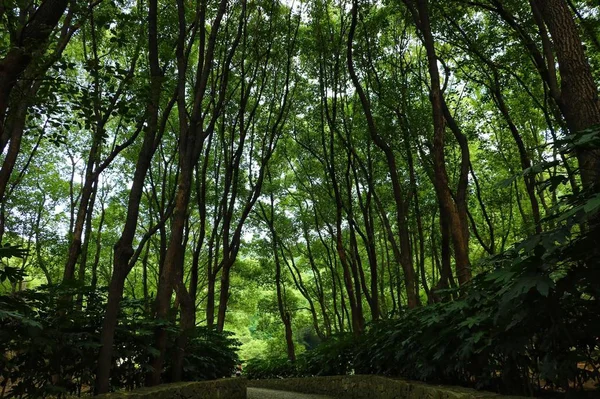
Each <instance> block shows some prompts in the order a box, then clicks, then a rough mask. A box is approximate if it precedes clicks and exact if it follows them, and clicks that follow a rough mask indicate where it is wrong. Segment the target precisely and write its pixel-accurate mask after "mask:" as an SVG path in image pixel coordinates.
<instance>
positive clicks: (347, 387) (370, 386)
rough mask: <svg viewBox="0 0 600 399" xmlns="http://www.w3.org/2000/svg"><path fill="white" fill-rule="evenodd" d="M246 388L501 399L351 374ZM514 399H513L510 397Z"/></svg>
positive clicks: (400, 398)
mask: <svg viewBox="0 0 600 399" xmlns="http://www.w3.org/2000/svg"><path fill="white" fill-rule="evenodd" d="M248 386H249V387H256V388H266V389H276V390H282V391H294V392H301V393H310V394H318V395H326V396H331V397H334V398H347V399H490V398H494V399H501V398H503V397H504V398H509V397H507V396H501V395H498V394H495V393H491V392H482V391H476V390H474V389H467V388H460V387H446V386H436V385H427V384H423V383H419V382H413V381H405V380H400V379H391V378H385V377H379V376H374V375H353V376H335V377H313V378H286V379H282V380H252V381H248ZM512 398H516V397H514V396H513V397H512Z"/></svg>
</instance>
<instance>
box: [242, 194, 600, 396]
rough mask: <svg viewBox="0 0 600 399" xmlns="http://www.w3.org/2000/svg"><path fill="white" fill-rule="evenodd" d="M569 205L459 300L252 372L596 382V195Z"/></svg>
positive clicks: (534, 385) (467, 382) (257, 365)
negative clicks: (543, 229) (549, 224)
mask: <svg viewBox="0 0 600 399" xmlns="http://www.w3.org/2000/svg"><path fill="white" fill-rule="evenodd" d="M566 201H568V202H565V203H563V204H561V207H562V208H561V209H560V211H559V212H557V213H556V216H555V217H554V218H553V222H554V224H555V226H557V227H555V228H554V229H553V230H549V231H547V232H544V233H542V234H538V235H534V236H532V237H530V238H528V239H527V240H525V241H523V242H520V243H519V244H517V245H515V246H514V247H513V248H512V249H511V250H509V251H507V252H505V253H503V254H500V255H497V256H495V257H492V258H490V259H488V260H487V267H488V268H489V269H490V271H489V272H487V273H483V274H480V275H478V276H476V277H475V278H474V279H473V280H472V281H471V282H470V283H469V284H468V286H467V287H466V288H465V289H464V290H463V291H462V292H459V293H457V295H458V296H459V299H458V300H455V301H452V302H446V303H436V304H432V305H429V306H425V307H422V308H419V309H414V310H410V311H405V312H404V313H403V314H402V315H401V316H400V317H399V318H397V319H394V320H386V321H382V322H379V323H377V324H374V325H371V326H370V327H369V328H368V329H367V331H366V332H365V333H364V334H363V335H362V336H361V337H359V338H353V337H352V336H344V337H338V338H335V339H331V340H329V341H327V342H325V343H323V344H322V345H321V346H319V347H317V348H316V349H314V350H311V351H307V352H306V353H304V354H303V355H301V356H299V358H298V361H297V362H296V363H295V364H290V363H288V362H286V361H284V360H280V359H267V360H257V361H254V362H252V363H251V364H250V365H249V367H248V368H247V372H248V373H247V374H248V376H249V377H250V378H277V377H287V376H298V377H302V376H313V375H333V374H351V373H357V374H382V375H388V376H398V377H404V378H408V379H414V380H421V381H426V382H434V383H444V384H453V385H464V386H472V387H475V388H479V389H487V390H493V391H497V392H501V393H508V394H521V395H533V394H535V393H536V392H538V393H539V392H540V391H544V390H552V391H555V392H571V391H576V390H582V389H583V387H584V385H586V384H587V385H588V386H590V385H592V384H593V383H595V384H596V386H598V383H600V284H599V282H600V267H599V264H600V262H599V261H598V248H597V244H598V238H597V237H598V236H599V234H600V233H599V231H600V227H598V225H595V224H594V222H593V221H597V220H598V210H599V209H600V195H599V194H591V195H590V194H588V195H586V194H582V195H578V196H573V197H570V198H567V199H566ZM590 221H592V222H590ZM580 226H590V227H584V229H585V230H584V231H585V232H586V233H585V234H581V233H580V231H581V229H580ZM594 226H596V227H594Z"/></svg>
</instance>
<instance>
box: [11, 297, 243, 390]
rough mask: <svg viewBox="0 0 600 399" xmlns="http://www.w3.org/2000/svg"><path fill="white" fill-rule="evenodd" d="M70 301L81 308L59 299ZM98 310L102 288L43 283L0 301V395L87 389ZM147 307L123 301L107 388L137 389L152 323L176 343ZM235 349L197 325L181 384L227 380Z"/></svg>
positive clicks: (149, 351) (172, 330) (149, 350)
mask: <svg viewBox="0 0 600 399" xmlns="http://www.w3.org/2000/svg"><path fill="white" fill-rule="evenodd" d="M77 297H80V298H83V300H82V303H81V304H78V303H76V302H72V301H70V300H65V298H77ZM105 306H106V290H95V291H92V290H90V289H89V288H81V287H79V288H78V287H66V286H43V287H39V288H37V289H36V290H35V291H33V290H26V291H21V292H17V293H15V294H12V295H4V296H0V347H1V348H3V351H2V353H0V391H1V390H2V389H3V388H2V387H3V386H6V385H8V384H10V387H11V388H10V395H11V396H14V397H20V396H22V395H26V396H27V397H43V396H48V395H52V396H61V395H66V394H78V393H80V392H81V390H82V389H85V388H86V387H91V386H93V385H94V382H95V381H94V379H95V375H96V361H97V358H98V351H99V347H100V343H99V337H100V330H101V326H102V320H103V317H104V311H105ZM147 308H148V307H147V306H146V304H145V303H144V302H143V301H140V300H123V302H122V306H121V313H120V315H119V325H118V328H117V330H116V333H115V342H114V355H113V358H114V364H113V367H112V370H111V385H112V387H113V388H114V389H123V388H127V389H133V388H136V387H140V386H142V385H143V381H144V378H145V375H146V373H147V372H148V370H149V369H150V368H149V364H148V361H149V359H150V358H151V357H152V356H153V355H155V354H156V352H157V351H156V349H155V348H154V347H153V345H154V332H155V330H156V328H157V327H158V326H159V325H162V326H163V327H164V328H166V330H167V333H168V334H169V338H168V342H170V343H171V344H172V345H174V343H175V342H176V337H177V335H178V334H179V330H178V329H177V328H176V327H175V326H174V325H173V324H171V323H163V322H159V321H156V320H154V318H152V317H151V316H150V315H148V314H147V312H146V311H145V309H147ZM238 346H239V343H238V342H237V341H235V340H233V339H232V338H231V336H230V334H228V333H223V334H220V333H217V332H215V331H209V330H207V329H206V328H204V327H197V328H196V329H195V330H194V332H193V333H192V334H191V336H190V338H189V344H188V346H187V348H186V357H185V359H184V362H185V364H184V379H186V380H195V381H198V380H208V379H215V378H220V377H228V376H230V375H231V371H232V370H233V368H234V366H235V364H236V363H237V361H238V357H237V348H238ZM173 349H174V348H173V347H172V346H171V347H169V348H168V349H167V350H168V351H169V352H172V351H173ZM171 358H172V356H169V354H167V359H171ZM169 366H170V365H169V364H167V365H166V368H165V372H164V374H165V378H164V379H165V380H167V381H168V378H169V374H170V373H169V369H170V367H169Z"/></svg>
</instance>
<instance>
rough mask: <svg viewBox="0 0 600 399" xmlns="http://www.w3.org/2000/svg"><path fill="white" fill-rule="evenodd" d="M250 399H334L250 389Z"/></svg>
mask: <svg viewBox="0 0 600 399" xmlns="http://www.w3.org/2000/svg"><path fill="white" fill-rule="evenodd" d="M248 399H332V398H331V397H330V396H323V395H308V394H303V393H297V392H286V391H274V390H272V389H262V388H248Z"/></svg>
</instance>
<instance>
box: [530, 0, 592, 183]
mask: <svg viewBox="0 0 600 399" xmlns="http://www.w3.org/2000/svg"><path fill="white" fill-rule="evenodd" d="M536 4H537V5H538V6H539V9H540V11H541V14H542V16H543V19H544V22H545V24H546V26H547V27H548V30H549V32H550V35H551V37H552V41H553V43H554V51H555V52H556V58H557V59H558V66H559V72H560V85H561V105H562V107H561V108H562V109H563V112H564V116H565V119H566V122H567V126H568V127H569V129H570V130H571V132H572V133H576V132H581V131H582V130H585V129H588V128H590V127H593V126H596V125H599V124H600V98H599V96H598V87H597V85H596V82H595V81H594V78H593V76H592V72H591V68H590V65H589V63H588V60H587V58H586V56H585V52H584V47H583V44H582V41H581V37H580V34H579V30H578V28H577V25H576V23H575V21H574V18H573V15H572V13H571V10H570V9H569V5H568V4H567V2H566V1H565V0H539V1H537V2H536ZM534 11H535V10H534ZM577 158H578V159H579V167H580V170H581V172H580V173H581V181H582V183H583V187H584V188H592V187H593V190H594V191H595V192H598V191H599V190H600V184H598V183H599V179H600V150H598V149H579V150H578V152H577Z"/></svg>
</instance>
